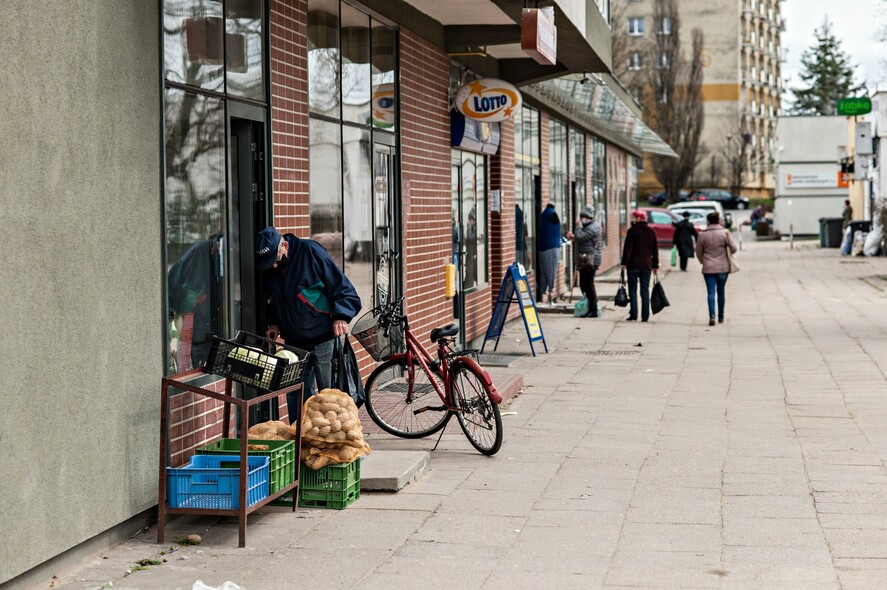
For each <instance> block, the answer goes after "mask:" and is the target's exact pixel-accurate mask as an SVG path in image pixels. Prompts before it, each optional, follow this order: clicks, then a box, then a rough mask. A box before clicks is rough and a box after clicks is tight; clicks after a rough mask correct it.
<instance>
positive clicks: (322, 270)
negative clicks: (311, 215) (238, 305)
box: [263, 234, 361, 349]
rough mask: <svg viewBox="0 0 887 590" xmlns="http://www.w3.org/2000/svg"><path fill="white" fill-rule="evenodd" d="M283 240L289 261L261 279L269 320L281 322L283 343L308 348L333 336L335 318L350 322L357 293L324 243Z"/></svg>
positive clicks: (356, 305) (357, 304)
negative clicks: (287, 248)
mask: <svg viewBox="0 0 887 590" xmlns="http://www.w3.org/2000/svg"><path fill="white" fill-rule="evenodd" d="M283 238H284V239H285V240H286V241H287V244H288V245H289V252H288V254H287V257H288V259H289V262H288V263H287V265H286V266H285V267H284V268H283V269H274V268H272V269H269V270H267V271H265V273H264V277H263V278H264V282H265V293H266V294H267V295H268V297H269V298H270V301H269V305H268V324H276V325H278V326H280V334H281V336H283V339H284V340H285V341H286V343H287V344H292V345H293V346H296V347H298V348H304V349H311V348H313V347H314V346H315V345H317V344H319V343H320V342H324V341H326V340H331V339H332V338H333V337H334V334H333V320H344V321H346V322H350V321H351V319H352V318H354V316H355V315H357V313H358V312H359V311H360V308H361V303H360V297H359V296H358V295H357V291H356V290H355V289H354V285H352V284H351V281H349V280H348V277H346V276H345V273H343V272H342V271H341V269H339V267H338V266H336V263H335V262H333V259H332V258H330V255H329V254H328V253H327V251H326V250H325V249H324V248H323V246H321V245H320V244H318V243H317V242H315V241H313V240H302V239H299V238H297V237H296V236H294V235H293V234H286V235H285V236H283Z"/></svg>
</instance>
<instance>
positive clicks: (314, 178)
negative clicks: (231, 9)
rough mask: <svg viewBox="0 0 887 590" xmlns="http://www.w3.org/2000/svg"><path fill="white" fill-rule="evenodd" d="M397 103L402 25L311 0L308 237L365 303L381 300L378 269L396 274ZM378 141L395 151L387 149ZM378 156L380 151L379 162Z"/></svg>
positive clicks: (324, 0)
mask: <svg viewBox="0 0 887 590" xmlns="http://www.w3.org/2000/svg"><path fill="white" fill-rule="evenodd" d="M397 106H398V99H397V32H396V31H395V30H393V29H391V28H390V27H387V26H385V25H384V24H382V23H380V22H378V21H376V20H375V19H373V18H371V17H370V16H369V15H368V14H367V13H365V12H363V11H361V10H359V9H357V8H355V7H353V6H351V5H349V4H346V3H344V2H339V1H338V0H309V1H308V111H309V154H308V158H309V186H310V188H309V209H310V231H311V237H312V238H313V239H315V240H317V241H318V242H320V243H321V244H323V245H324V247H326V248H327V250H328V251H329V252H330V255H331V256H332V257H333V260H335V261H336V264H338V265H339V266H340V267H341V268H342V269H343V270H344V271H345V274H346V275H347V276H348V277H349V279H350V280H351V282H352V283H354V286H355V288H356V289H357V292H358V294H359V295H360V297H361V301H363V303H364V306H365V307H367V306H371V305H373V304H374V302H375V303H376V304H378V303H379V302H380V297H381V295H380V293H381V291H380V290H379V289H381V287H379V285H378V284H377V283H378V276H381V275H385V277H386V278H385V280H386V281H389V280H390V279H391V277H390V276H389V274H390V273H389V265H390V261H389V258H390V253H389V250H390V249H391V248H394V247H396V244H397V238H396V235H395V233H396V232H397V231H399V230H398V229H397V228H390V227H389V225H388V223H389V222H388V221H387V220H388V219H389V217H388V214H389V207H392V206H394V205H393V204H392V202H390V200H392V201H393V198H394V196H395V195H393V194H392V193H391V192H390V191H389V188H390V187H391V186H392V185H391V184H390V183H391V182H392V179H391V178H390V177H389V174H390V172H391V168H389V164H390V158H391V157H396V153H395V151H394V150H393V148H391V147H390V146H394V145H396V143H397V142H396V141H395V137H394V135H393V134H392V133H390V132H394V131H396V130H397ZM380 146H389V148H388V149H390V151H389V152H385V153H384V154H382V153H381V152H380V151H379V150H380ZM382 151H383V152H384V151H385V150H384V149H383V150H382ZM380 154H381V155H380ZM385 154H388V155H385ZM374 158H381V160H379V162H378V163H377V164H378V166H379V169H374ZM383 168H384V169H383ZM383 185H384V186H383ZM394 280H397V279H396V278H395V279H394ZM389 287H391V285H390V284H389V283H387V282H386V285H385V288H384V289H382V291H385V293H386V294H387V293H388V289H389ZM386 296H387V295H386Z"/></svg>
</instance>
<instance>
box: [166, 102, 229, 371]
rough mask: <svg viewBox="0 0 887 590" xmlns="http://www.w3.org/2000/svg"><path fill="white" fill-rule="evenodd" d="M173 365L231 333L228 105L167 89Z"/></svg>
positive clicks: (183, 364) (200, 356)
mask: <svg viewBox="0 0 887 590" xmlns="http://www.w3.org/2000/svg"><path fill="white" fill-rule="evenodd" d="M165 126H166V170H165V193H166V251H167V253H166V257H167V263H168V267H167V287H168V301H167V303H168V307H169V318H168V319H169V322H168V323H169V325H167V326H166V329H167V338H168V345H169V346H168V350H169V358H168V359H167V360H168V363H167V364H168V372H170V373H173V372H176V371H181V370H185V369H189V368H191V367H193V366H198V365H200V364H201V363H202V362H204V361H205V360H206V357H207V355H208V354H209V347H210V344H211V342H212V335H213V334H224V333H226V328H227V323H226V322H225V314H224V312H223V310H224V309H225V308H226V307H227V304H226V300H227V298H228V294H227V293H226V289H225V281H224V269H225V267H226V265H225V261H224V254H225V247H224V246H225V244H224V232H225V216H226V210H225V202H226V201H225V195H226V193H225V110H224V102H223V101H222V100H220V99H218V98H212V97H207V96H201V95H198V94H194V93H190V92H184V91H181V90H177V89H167V90H166V93H165Z"/></svg>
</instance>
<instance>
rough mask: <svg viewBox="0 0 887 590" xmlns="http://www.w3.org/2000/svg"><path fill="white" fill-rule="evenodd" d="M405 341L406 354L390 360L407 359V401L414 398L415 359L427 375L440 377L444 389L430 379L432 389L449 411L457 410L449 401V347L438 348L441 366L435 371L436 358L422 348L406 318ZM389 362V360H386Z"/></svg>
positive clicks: (395, 356)
mask: <svg viewBox="0 0 887 590" xmlns="http://www.w3.org/2000/svg"><path fill="white" fill-rule="evenodd" d="M403 335H404V340H405V341H406V347H407V350H406V352H401V353H398V354H395V355H392V356H390V357H389V358H390V359H406V366H407V367H408V370H409V371H410V379H409V383H410V389H409V390H408V391H407V399H412V398H413V391H412V387H413V383H414V382H415V381H414V375H415V373H414V372H415V370H416V366H415V365H414V364H413V362H412V361H413V359H415V360H417V361H418V362H419V365H421V367H422V370H423V371H425V373H426V374H429V375H430V374H432V373H436V374H437V376H438V377H440V378H441V380H442V381H443V387H441V385H440V383H438V381H437V380H436V379H429V381H430V382H431V385H432V387H434V391H436V392H437V395H438V396H440V400H441V401H442V402H443V403H444V404H445V405H446V406H447V409H448V410H454V409H455V408H452V407H451V404H450V402H449V400H448V399H447V391H449V388H450V371H449V368H450V365H449V361H448V359H447V355H446V351H447V347H446V344H445V343H443V342H442V343H441V344H440V345H439V346H438V348H437V356H438V360H439V361H440V366H439V367H438V368H437V370H436V371H435V370H434V369H433V368H432V367H431V365H432V364H433V363H434V362H435V361H434V358H433V357H432V356H431V353H430V352H428V349H427V348H425V347H424V346H422V343H421V342H419V339H418V338H416V337H415V336H413V333H412V332H411V331H410V328H409V324H407V323H406V318H404V329H403ZM386 360H387V359H386Z"/></svg>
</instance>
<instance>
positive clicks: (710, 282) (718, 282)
mask: <svg viewBox="0 0 887 590" xmlns="http://www.w3.org/2000/svg"><path fill="white" fill-rule="evenodd" d="M702 276H703V277H705V288H706V289H708V317H710V318H713V317H715V289H716V288H717V291H718V319H719V320H720V321H724V286H725V285H726V284H727V277H729V276H730V274H729V273H726V272H716V273H706V274H704V275H702Z"/></svg>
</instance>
